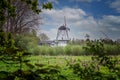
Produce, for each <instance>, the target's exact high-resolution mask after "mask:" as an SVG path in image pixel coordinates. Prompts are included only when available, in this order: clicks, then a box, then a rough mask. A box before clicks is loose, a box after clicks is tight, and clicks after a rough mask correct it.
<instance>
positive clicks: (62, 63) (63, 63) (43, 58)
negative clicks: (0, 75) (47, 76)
mask: <svg viewBox="0 0 120 80" xmlns="http://www.w3.org/2000/svg"><path fill="white" fill-rule="evenodd" d="M25 58H26V59H27V60H30V62H29V64H30V65H29V64H28V66H26V65H25V64H22V70H29V69H31V70H32V71H34V70H36V69H46V68H50V67H52V68H53V67H54V68H56V69H58V70H59V71H60V74H61V75H64V76H65V77H66V78H67V79H65V80H79V79H80V77H79V76H77V74H75V73H73V69H71V68H70V65H75V64H76V63H78V62H79V63H86V64H89V63H91V62H92V56H66V55H65V56H48V55H37V56H36V55H31V56H28V57H25ZM115 58H117V59H118V60H120V56H115ZM94 63H95V62H94ZM0 64H1V66H0V67H1V71H8V72H9V71H10V72H14V71H16V70H17V69H18V68H19V64H16V65H15V64H11V65H10V64H4V63H3V62H0ZM36 64H38V65H37V66H36V67H31V65H33V66H35V65H36ZM118 66H120V64H118ZM101 72H102V73H103V74H104V75H105V74H107V75H108V74H110V72H109V71H108V70H107V68H105V67H103V66H101ZM91 73H92V72H91ZM43 75H44V74H43ZM15 80H19V79H15ZM60 80H62V79H60ZM63 80H64V79H63ZM80 80H81V79H80ZM105 80H107V79H105Z"/></svg>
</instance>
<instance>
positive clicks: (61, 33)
mask: <svg viewBox="0 0 120 80" xmlns="http://www.w3.org/2000/svg"><path fill="white" fill-rule="evenodd" d="M69 31H70V29H69V28H68V27H67V24H66V18H65V17H64V24H63V25H62V26H60V27H59V28H58V32H57V37H56V41H57V44H58V45H60V46H65V45H67V43H68V42H69V40H70V38H69V34H68V32H69Z"/></svg>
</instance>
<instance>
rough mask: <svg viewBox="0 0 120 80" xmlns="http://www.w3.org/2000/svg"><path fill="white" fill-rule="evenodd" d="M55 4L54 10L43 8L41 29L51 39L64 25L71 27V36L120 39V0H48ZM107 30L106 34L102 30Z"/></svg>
mask: <svg viewBox="0 0 120 80" xmlns="http://www.w3.org/2000/svg"><path fill="white" fill-rule="evenodd" d="M47 1H50V2H52V3H53V9H52V10H43V12H42V13H41V16H42V17H43V20H42V22H43V24H42V25H40V28H41V30H40V31H39V32H42V33H46V34H47V35H48V37H49V38H50V39H51V40H54V39H55V38H56V35H57V30H58V28H59V27H60V26H61V25H63V24H64V16H65V17H66V22H67V27H69V28H70V32H69V36H70V38H71V39H72V38H76V39H85V35H86V34H89V35H90V38H91V39H100V38H106V36H105V35H104V34H103V33H105V34H106V35H107V36H108V37H109V38H111V39H114V40H116V39H118V38H120V0H47ZM101 32H103V33H101Z"/></svg>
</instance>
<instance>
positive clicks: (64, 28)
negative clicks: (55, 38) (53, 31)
mask: <svg viewBox="0 0 120 80" xmlns="http://www.w3.org/2000/svg"><path fill="white" fill-rule="evenodd" d="M58 29H59V30H70V29H69V28H68V27H66V26H64V25H63V26H60V27H59V28H58Z"/></svg>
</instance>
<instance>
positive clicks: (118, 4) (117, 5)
mask: <svg viewBox="0 0 120 80" xmlns="http://www.w3.org/2000/svg"><path fill="white" fill-rule="evenodd" d="M110 7H111V8H115V9H116V10H117V12H119V13H120V0H115V1H114V2H112V3H111V4H110Z"/></svg>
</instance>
